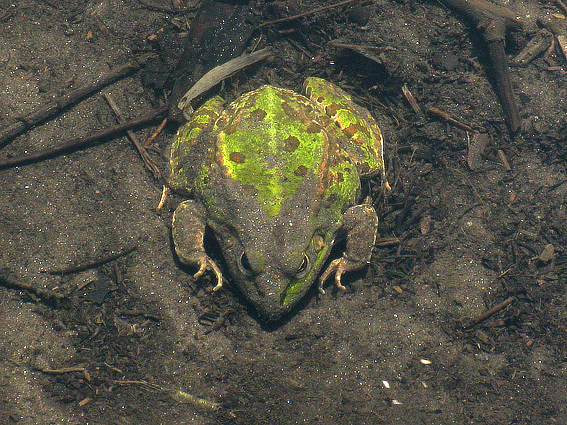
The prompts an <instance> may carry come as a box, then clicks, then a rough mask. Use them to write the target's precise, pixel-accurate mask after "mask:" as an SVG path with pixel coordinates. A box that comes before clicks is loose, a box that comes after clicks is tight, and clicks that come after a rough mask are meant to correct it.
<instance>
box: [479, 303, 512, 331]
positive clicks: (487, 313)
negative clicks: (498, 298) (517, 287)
mask: <svg viewBox="0 0 567 425" xmlns="http://www.w3.org/2000/svg"><path fill="white" fill-rule="evenodd" d="M515 300H516V298H515V297H510V298H508V299H507V300H505V301H502V302H501V303H500V304H496V305H495V306H494V307H492V308H491V309H490V310H487V311H485V312H484V313H482V314H479V315H478V316H476V317H473V318H472V323H473V325H478V324H479V323H480V322H482V321H483V320H486V319H488V318H489V317H490V316H492V315H493V314H495V313H498V312H499V311H500V310H502V309H504V308H505V307H506V306H507V305H508V304H511V303H512V302H514V301H515Z"/></svg>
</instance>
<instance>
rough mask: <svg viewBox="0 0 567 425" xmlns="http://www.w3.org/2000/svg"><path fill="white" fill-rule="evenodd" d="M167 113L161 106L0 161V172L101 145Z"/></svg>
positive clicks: (164, 107)
mask: <svg viewBox="0 0 567 425" xmlns="http://www.w3.org/2000/svg"><path fill="white" fill-rule="evenodd" d="M166 113H167V106H163V107H161V108H160V109H158V110H157V111H154V112H152V113H150V114H148V115H145V116H143V117H141V118H138V119H135V120H133V121H128V122H125V123H123V124H118V125H115V126H114V127H110V128H107V129H106V130H102V131H99V132H98V133H95V134H92V135H90V136H85V137H83V136H81V137H75V138H74V139H71V140H68V141H67V142H65V143H63V144H62V145H59V146H55V147H52V148H48V149H45V150H42V151H39V152H36V153H31V154H29V155H24V156H19V157H16V158H12V159H8V160H5V161H0V170H2V169H4V168H13V167H18V166H20V165H26V164H30V163H32V162H37V161H40V160H43V159H47V158H51V157H53V156H57V155H62V154H64V153H65V152H74V151H76V150H79V149H83V148H86V147H89V146H94V145H96V144H97V143H101V140H103V139H110V138H111V137H113V136H116V135H117V134H120V133H122V132H123V131H126V130H129V129H131V128H136V127H140V126H142V125H144V124H147V123H149V122H151V121H154V120H155V119H156V118H159V117H161V116H163V115H165V114H166Z"/></svg>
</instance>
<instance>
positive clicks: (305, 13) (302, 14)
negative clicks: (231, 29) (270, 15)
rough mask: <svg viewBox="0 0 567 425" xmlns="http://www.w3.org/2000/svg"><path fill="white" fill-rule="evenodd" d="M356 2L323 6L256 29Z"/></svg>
mask: <svg viewBox="0 0 567 425" xmlns="http://www.w3.org/2000/svg"><path fill="white" fill-rule="evenodd" d="M355 1H358V0H344V1H341V2H339V3H336V4H331V5H330V6H323V7H319V8H317V9H313V10H309V11H307V12H304V13H300V14H299V15H293V16H288V17H287V18H281V19H276V20H275V21H268V22H264V23H261V24H260V25H258V27H257V28H256V29H258V28H262V27H265V26H267V25H272V24H279V23H281V22H287V21H293V20H295V19H298V18H302V17H304V16H308V15H312V14H314V13H318V12H322V11H324V10H327V9H332V8H333V7H340V6H344V5H345V4H349V3H354V2H355Z"/></svg>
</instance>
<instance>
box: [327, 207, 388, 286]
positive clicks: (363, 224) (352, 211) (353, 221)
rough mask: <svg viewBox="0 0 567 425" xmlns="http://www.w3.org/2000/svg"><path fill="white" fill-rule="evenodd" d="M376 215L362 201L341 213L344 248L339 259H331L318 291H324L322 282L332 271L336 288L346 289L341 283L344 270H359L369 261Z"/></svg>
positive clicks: (373, 239)
mask: <svg viewBox="0 0 567 425" xmlns="http://www.w3.org/2000/svg"><path fill="white" fill-rule="evenodd" d="M377 227H378V216H377V215H376V211H375V210H374V208H373V207H372V206H371V205H370V204H368V203H364V204H362V205H355V206H354V207H351V208H349V209H348V210H346V211H345V212H344V214H343V230H344V232H346V234H347V238H346V250H345V252H344V254H343V256H342V257H341V258H339V259H336V260H333V261H331V264H329V267H327V269H326V270H325V271H324V272H323V274H322V275H321V278H320V279H319V292H320V293H321V294H324V293H325V290H324V289H323V284H324V283H325V281H326V280H327V279H328V278H329V277H330V276H331V275H332V274H333V273H334V274H335V285H336V286H337V288H339V289H342V290H343V291H344V290H345V289H346V288H345V287H344V286H343V284H342V283H341V278H342V275H343V273H344V272H348V271H353V270H360V269H362V268H363V267H364V266H366V265H367V264H368V262H369V261H370V255H371V254H372V248H373V247H374V242H375V241H376V230H377Z"/></svg>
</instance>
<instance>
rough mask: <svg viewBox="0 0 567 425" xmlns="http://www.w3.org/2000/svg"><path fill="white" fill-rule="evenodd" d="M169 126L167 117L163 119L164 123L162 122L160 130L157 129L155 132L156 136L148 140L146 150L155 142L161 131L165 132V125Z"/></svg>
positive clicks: (153, 135)
mask: <svg viewBox="0 0 567 425" xmlns="http://www.w3.org/2000/svg"><path fill="white" fill-rule="evenodd" d="M166 124H167V117H165V118H164V119H163V121H162V122H161V124H160V125H158V128H156V131H154V134H152V135H151V136H150V137H149V138H148V140H146V141H145V142H144V148H148V147H149V146H150V145H151V144H152V142H153V141H154V140H155V138H156V137H157V136H158V135H159V134H160V133H161V131H162V130H163V128H164V127H165V125H166Z"/></svg>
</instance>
